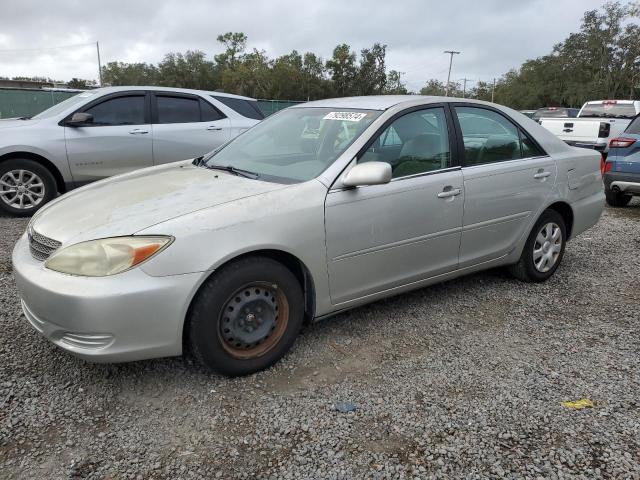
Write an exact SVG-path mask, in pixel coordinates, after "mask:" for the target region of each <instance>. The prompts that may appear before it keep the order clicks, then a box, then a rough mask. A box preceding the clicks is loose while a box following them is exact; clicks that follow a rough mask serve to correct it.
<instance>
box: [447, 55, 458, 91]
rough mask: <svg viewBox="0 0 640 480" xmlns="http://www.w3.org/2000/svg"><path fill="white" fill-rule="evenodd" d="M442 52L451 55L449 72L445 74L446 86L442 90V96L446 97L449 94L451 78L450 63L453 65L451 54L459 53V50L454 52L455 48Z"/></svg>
mask: <svg viewBox="0 0 640 480" xmlns="http://www.w3.org/2000/svg"><path fill="white" fill-rule="evenodd" d="M444 53H448V54H449V55H451V57H450V58H449V74H448V75H447V88H446V89H445V92H444V96H445V97H448V96H449V82H450V80H451V65H453V56H454V55H459V54H460V52H456V51H455V50H445V51H444Z"/></svg>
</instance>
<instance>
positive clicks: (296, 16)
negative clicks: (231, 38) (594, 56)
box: [0, 0, 604, 90]
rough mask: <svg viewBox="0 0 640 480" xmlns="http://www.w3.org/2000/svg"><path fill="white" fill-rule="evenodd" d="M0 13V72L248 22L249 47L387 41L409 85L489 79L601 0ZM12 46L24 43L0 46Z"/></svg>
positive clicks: (55, 64) (26, 8)
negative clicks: (451, 51)
mask: <svg viewBox="0 0 640 480" xmlns="http://www.w3.org/2000/svg"><path fill="white" fill-rule="evenodd" d="M7 3H8V4H5V5H3V7H2V15H1V16H0V75H2V76H15V75H25V76H45V77H52V78H55V79H61V80H68V79H70V78H71V77H80V78H97V59H96V50H95V46H94V45H88V46H82V47H72V48H60V49H53V48H52V49H49V50H26V49H36V48H43V47H55V46H60V45H75V44H86V43H91V42H95V41H99V42H100V48H101V54H102V61H103V63H106V62H108V61H115V60H119V61H126V62H138V61H144V62H157V61H159V60H161V59H162V57H163V56H164V54H165V53H167V52H171V51H174V52H175V51H185V50H187V49H192V50H195V49H198V50H202V51H204V52H205V53H207V55H209V56H213V55H214V54H215V53H218V52H219V51H220V50H221V49H220V46H219V45H218V43H217V42H216V37H217V36H218V34H220V33H224V32H228V31H240V32H245V33H246V34H247V35H248V37H249V48H258V49H264V50H266V51H267V53H268V54H269V55H270V56H278V55H282V54H285V53H288V52H290V51H291V50H293V49H296V50H298V51H300V52H306V51H312V52H315V53H318V54H320V55H321V56H322V57H323V58H325V59H326V58H328V57H330V56H331V52H332V50H333V48H334V47H335V46H336V45H337V44H339V43H347V44H349V45H351V47H352V48H353V49H354V50H356V51H359V50H360V49H362V48H365V47H368V46H370V45H372V44H373V43H375V42H380V43H384V44H387V67H388V68H389V69H395V70H399V71H401V72H404V73H405V75H404V80H405V81H406V82H407V83H408V86H409V87H410V89H414V90H416V89H419V88H420V86H421V85H423V84H424V83H425V81H426V80H427V79H429V78H438V79H441V80H445V79H446V76H447V69H448V60H449V59H448V56H447V55H445V54H443V50H448V49H454V50H459V51H461V52H462V53H461V54H460V55H457V56H456V57H455V58H454V66H453V73H452V79H453V80H458V79H461V78H463V77H466V78H469V79H471V80H472V82H473V81H477V80H491V79H492V78H493V77H495V76H500V75H501V74H503V73H505V72H506V71H507V70H509V69H510V68H514V67H518V66H519V65H520V64H521V63H522V62H523V61H524V60H526V59H528V58H533V57H537V56H540V55H544V54H546V53H548V52H549V51H550V50H551V48H552V47H553V45H554V44H556V43H558V42H560V41H562V40H563V39H564V38H566V37H567V35H568V34H569V33H570V32H572V31H576V30H577V29H578V28H579V26H580V21H581V18H582V15H583V13H584V11H585V10H589V9H595V8H599V7H600V6H601V5H602V4H603V3H604V2H603V1H602V0H564V1H562V2H559V1H557V0H527V1H513V0H483V1H482V2H479V1H463V0H450V1H447V2H436V1H433V0H423V1H420V0H404V1H402V0H400V1H398V0H396V1H395V2H380V1H377V2H372V1H366V0H350V1H349V2H345V1H341V0H326V1H322V2H300V1H293V0H271V1H258V0H256V1H242V0H237V1H233V2H229V1H224V2H221V1H215V2H213V1H208V0H181V1H180V2H168V1H167V2H158V1H149V0H138V1H131V0H127V1H124V0H111V1H109V2H101V3H91V2H89V3H87V2H80V1H75V0H58V1H57V2H53V3H52V2H38V1H30V0H24V1H21V2H7ZM8 49H20V50H21V51H6V50H8Z"/></svg>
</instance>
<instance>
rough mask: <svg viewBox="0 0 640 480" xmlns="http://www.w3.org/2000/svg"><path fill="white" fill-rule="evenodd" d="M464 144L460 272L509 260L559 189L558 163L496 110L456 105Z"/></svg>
mask: <svg viewBox="0 0 640 480" xmlns="http://www.w3.org/2000/svg"><path fill="white" fill-rule="evenodd" d="M453 111H454V119H455V121H456V123H457V126H456V128H457V129H458V137H459V138H460V139H461V142H462V144H461V145H460V148H461V150H462V151H463V152H464V155H463V160H462V162H463V163H462V175H463V178H464V193H465V202H464V215H463V230H462V240H461V243H460V265H459V267H460V268H464V267H467V266H470V265H475V264H478V263H482V262H486V261H490V260H493V259H496V258H499V257H501V256H504V255H506V254H507V253H509V252H510V251H511V249H513V248H514V247H515V245H516V242H517V241H518V239H519V238H520V237H521V236H522V235H524V234H525V233H526V232H528V229H529V228H530V226H531V224H532V223H533V221H534V219H535V218H537V217H538V215H539V214H540V212H541V210H542V208H543V206H544V205H545V202H546V198H547V197H548V196H549V194H550V193H551V189H552V188H553V185H554V183H555V178H556V174H557V168H556V164H555V161H554V160H553V159H552V158H551V157H549V156H548V155H546V154H545V153H544V151H543V150H542V149H541V147H540V146H539V145H537V144H536V143H535V142H534V141H533V140H532V137H530V136H529V135H528V134H527V133H526V132H525V131H524V130H523V129H522V128H521V127H519V126H518V125H517V124H516V123H515V122H513V121H512V120H511V119H509V118H507V117H506V116H505V115H503V114H502V113H501V112H499V111H498V110H496V109H492V108H490V107H484V106H483V107H478V106H477V105H465V104H454V105H453Z"/></svg>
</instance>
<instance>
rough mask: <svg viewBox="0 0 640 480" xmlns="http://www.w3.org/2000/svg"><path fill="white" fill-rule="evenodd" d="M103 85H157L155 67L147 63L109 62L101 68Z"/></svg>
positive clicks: (157, 78)
mask: <svg viewBox="0 0 640 480" xmlns="http://www.w3.org/2000/svg"><path fill="white" fill-rule="evenodd" d="M102 81H103V83H104V84H105V85H114V86H119V85H158V82H159V74H158V69H157V67H156V66H154V65H151V64H148V63H123V62H109V63H107V64H106V65H105V66H103V67H102Z"/></svg>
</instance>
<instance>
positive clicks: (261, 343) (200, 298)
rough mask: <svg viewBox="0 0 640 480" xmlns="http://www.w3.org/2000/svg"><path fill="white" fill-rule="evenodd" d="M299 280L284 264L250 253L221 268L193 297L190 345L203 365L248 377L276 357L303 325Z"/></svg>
mask: <svg viewBox="0 0 640 480" xmlns="http://www.w3.org/2000/svg"><path fill="white" fill-rule="evenodd" d="M303 318H304V296H303V292H302V288H301V286H300V283H299V282H298V280H297V279H296V277H295V275H293V273H291V271H290V270H289V269H288V268H287V267H285V266H284V265H282V264H281V263H279V262H277V261H275V260H272V259H270V258H266V257H249V258H244V259H241V260H238V261H235V262H233V263H231V264H229V265H227V266H224V267H222V268H221V269H220V270H219V271H217V272H216V273H214V275H213V276H212V277H211V278H210V279H209V280H208V281H207V282H206V283H205V284H204V285H203V287H202V288H201V290H200V292H199V293H198V295H197V296H196V298H195V300H194V304H193V306H192V309H191V315H190V319H189V320H190V324H189V343H190V346H191V351H192V352H193V354H194V356H195V357H196V358H197V359H198V360H199V361H200V362H201V363H202V364H204V365H205V366H207V367H209V368H210V369H212V370H215V371H217V372H219V373H222V374H224V375H228V376H238V375H247V374H250V373H253V372H256V371H259V370H263V369H265V368H267V367H269V366H270V365H272V364H273V363H275V362H276V361H278V360H279V359H280V358H281V357H282V356H283V355H284V354H285V353H286V352H287V351H288V350H289V349H290V348H291V346H292V345H293V343H294V341H295V338H296V337H297V335H298V333H299V332H300V329H301V327H302V322H303Z"/></svg>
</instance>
